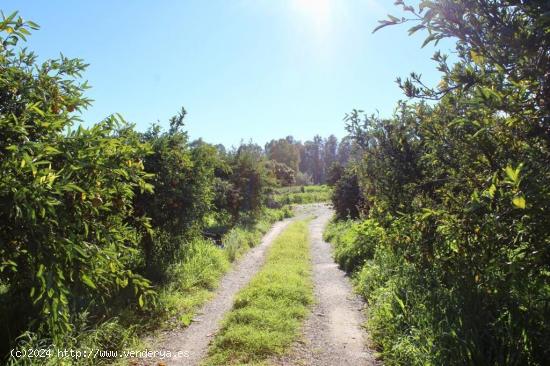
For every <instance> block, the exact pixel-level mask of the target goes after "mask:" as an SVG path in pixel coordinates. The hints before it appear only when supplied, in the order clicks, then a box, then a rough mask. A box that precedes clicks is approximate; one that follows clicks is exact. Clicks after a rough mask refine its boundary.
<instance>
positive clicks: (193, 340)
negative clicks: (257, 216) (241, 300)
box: [153, 219, 293, 366]
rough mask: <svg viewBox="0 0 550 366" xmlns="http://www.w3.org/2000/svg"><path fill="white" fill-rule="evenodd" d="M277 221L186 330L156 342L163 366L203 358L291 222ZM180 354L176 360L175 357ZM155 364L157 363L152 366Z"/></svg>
mask: <svg viewBox="0 0 550 366" xmlns="http://www.w3.org/2000/svg"><path fill="white" fill-rule="evenodd" d="M291 221H293V220H292V219H290V220H284V221H279V222H277V223H275V224H274V225H273V227H272V228H271V230H269V231H268V232H267V234H265V235H264V237H263V238H262V241H261V243H260V244H259V245H258V246H256V247H254V248H252V249H251V250H250V251H249V252H248V253H246V255H244V256H243V257H242V258H241V259H240V260H238V262H237V263H236V264H235V266H234V267H233V269H232V270H230V271H229V272H228V273H227V274H226V275H225V276H224V277H223V278H222V280H221V282H220V285H219V287H218V289H217V290H216V292H215V294H214V297H213V298H212V300H210V301H208V302H207V303H205V304H204V305H203V307H202V308H201V309H200V310H199V311H197V315H196V316H195V317H194V319H193V322H192V323H191V325H190V326H189V327H187V328H185V329H178V330H175V331H170V332H166V333H164V334H163V335H162V336H161V339H160V341H156V342H155V343H157V345H156V346H155V349H157V350H160V351H165V352H168V351H169V352H170V354H171V355H172V356H173V357H171V358H170V359H164V360H162V361H163V363H164V364H166V365H170V366H172V365H174V366H180V365H181V366H183V365H185V366H190V365H198V364H199V363H200V361H201V360H202V359H203V358H204V356H205V355H206V352H207V350H208V344H209V343H210V341H211V339H212V338H213V336H214V335H215V334H216V332H217V331H218V330H219V328H220V325H221V324H220V323H221V320H222V319H223V317H224V315H225V314H226V313H227V312H228V311H229V310H231V307H232V305H233V300H234V297H235V295H236V293H237V292H238V291H239V290H240V289H241V288H243V287H244V286H245V285H246V284H247V283H248V282H249V281H250V280H251V278H252V277H253V276H254V275H255V274H256V272H258V270H259V269H260V267H261V266H262V265H263V263H264V261H265V255H266V251H267V249H268V248H269V246H270V245H271V243H272V242H273V239H275V238H276V237H277V236H278V235H279V234H280V233H281V232H282V231H283V229H284V228H285V227H286V226H287V225H288V224H289V223H290V222H291ZM178 353H179V356H178ZM153 364H156V363H153Z"/></svg>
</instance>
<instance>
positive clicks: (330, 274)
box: [273, 205, 378, 366]
mask: <svg viewBox="0 0 550 366" xmlns="http://www.w3.org/2000/svg"><path fill="white" fill-rule="evenodd" d="M315 213H316V216H317V217H316V218H315V219H314V220H313V221H312V222H311V225H310V237H311V251H312V261H313V279H314V286H315V288H314V291H315V298H316V301H317V303H316V305H315V306H314V309H313V311H312V313H311V315H310V317H309V318H308V319H307V320H306V323H305V324H304V331H303V339H302V340H301V341H299V342H297V343H296V345H295V346H294V347H293V349H292V350H291V352H290V353H289V355H288V356H284V357H281V358H279V359H277V360H275V361H273V362H274V363H275V364H278V365H314V366H325V365H326V366H334V365H352V366H358V365H377V364H378V363H377V362H376V361H375V359H374V357H373V356H372V352H370V351H368V350H367V349H366V339H365V338H366V337H365V335H366V333H365V331H364V330H363V329H362V328H361V325H362V324H363V323H364V321H365V319H364V317H363V308H364V303H363V301H362V300H361V299H360V298H359V297H358V296H357V295H356V294H354V293H353V290H352V287H351V285H350V283H349V279H348V278H347V277H346V276H345V273H344V272H343V271H341V270H340V269H339V268H338V266H337V265H336V263H334V260H333V258H332V248H331V245H330V244H328V243H326V242H324V241H323V230H324V227H325V225H326V224H327V222H328V220H329V219H330V217H331V216H332V211H331V210H330V209H329V208H328V207H327V206H321V205H320V206H318V208H317V209H316V210H315Z"/></svg>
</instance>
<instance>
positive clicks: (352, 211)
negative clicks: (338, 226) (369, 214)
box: [332, 167, 365, 219]
mask: <svg viewBox="0 0 550 366" xmlns="http://www.w3.org/2000/svg"><path fill="white" fill-rule="evenodd" d="M364 205H365V199H364V198H363V193H362V192H361V189H360V187H359V181H358V178H357V173H356V171H355V169H354V168H353V167H348V168H347V169H346V170H345V171H344V173H343V175H342V176H341V177H340V179H339V180H338V181H336V183H335V185H334V188H333V191H332V206H333V207H334V210H335V211H336V216H337V217H338V218H339V219H346V218H349V219H356V218H358V217H359V214H360V212H361V209H362V208H364Z"/></svg>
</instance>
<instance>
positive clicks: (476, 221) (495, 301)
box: [332, 0, 550, 365]
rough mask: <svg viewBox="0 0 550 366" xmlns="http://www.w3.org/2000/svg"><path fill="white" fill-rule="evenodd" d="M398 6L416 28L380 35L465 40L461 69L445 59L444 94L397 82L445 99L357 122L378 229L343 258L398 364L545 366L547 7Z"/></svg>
mask: <svg viewBox="0 0 550 366" xmlns="http://www.w3.org/2000/svg"><path fill="white" fill-rule="evenodd" d="M396 3H397V4H398V5H402V6H403V9H404V11H405V12H407V13H408V15H407V17H403V18H397V17H393V16H391V17H390V19H389V20H386V21H382V24H381V27H383V26H386V25H392V24H397V23H404V22H409V21H413V22H417V24H416V25H414V26H413V27H412V28H411V29H410V31H409V32H410V33H414V32H416V31H420V30H427V32H428V37H427V39H426V42H425V44H428V43H430V42H433V41H435V42H437V41H438V40H440V39H443V38H447V37H452V38H455V39H456V40H457V44H456V61H455V62H454V63H453V64H452V65H451V64H449V61H448V59H447V57H446V56H445V55H442V54H441V53H440V52H436V54H435V55H434V60H435V62H436V63H437V68H438V70H439V71H441V73H442V79H441V82H440V83H439V85H438V86H437V87H436V88H430V87H428V86H426V85H425V84H423V82H422V80H421V78H420V76H419V75H417V74H414V73H413V74H411V77H410V78H408V79H406V80H405V81H402V80H398V82H399V84H400V86H401V87H402V88H403V90H404V92H405V93H406V95H407V96H409V97H417V98H421V99H433V100H435V102H432V103H425V102H424V101H420V102H416V103H408V104H405V103H402V104H400V105H399V106H398V109H397V112H396V114H395V116H394V117H393V118H391V119H380V118H377V117H373V116H362V115H361V112H359V111H353V112H352V113H351V114H350V115H349V116H348V118H347V121H348V129H349V131H350V136H351V137H352V138H353V139H354V140H355V141H356V143H357V144H358V145H360V146H361V149H362V155H363V159H362V160H361V161H360V162H359V163H358V170H357V172H358V180H359V186H360V189H361V193H362V194H363V195H364V197H365V200H366V206H365V207H366V208H365V210H364V212H363V213H364V215H365V216H367V217H368V220H367V221H366V223H365V224H356V225H355V226H354V227H353V229H352V230H353V231H352V233H353V232H360V233H361V235H357V234H342V233H341V234H340V235H336V234H335V233H334V232H333V233H332V236H334V237H335V238H334V240H335V241H336V242H337V244H336V245H337V250H336V253H337V258H338V260H339V262H340V263H341V265H342V266H344V267H345V268H346V269H348V270H350V271H353V272H354V273H356V274H357V278H358V284H359V288H360V291H361V292H362V293H363V294H364V295H365V297H366V298H367V299H368V301H369V303H370V311H369V318H370V321H369V328H370V329H371V332H372V335H373V338H374V340H375V342H376V343H377V344H378V346H379V347H380V349H381V351H382V354H383V355H384V356H385V360H386V362H387V363H389V364H446V365H450V364H461V365H462V364H471V365H496V364H499V365H500V364H507V365H531V364H532V365H542V364H547V362H548V360H549V359H550V353H549V350H548V347H547V345H548V344H549V343H550V322H549V319H550V284H549V279H550V246H549V243H550V226H549V225H548V222H549V219H550V217H549V212H550V206H549V203H550V189H549V185H548V182H549V181H550V170H549V169H550V129H549V121H550V120H549V115H550V113H549V112H550V110H549V105H548V101H549V100H550V95H549V90H550V89H549V87H550V79H549V76H550V73H549V71H548V70H550V3H548V2H547V1H542V0H541V1H529V2H523V1H507V0H503V1H488V0H487V1H485V0H483V1H470V0H459V1H456V0H453V1H449V0H437V1H422V2H421V4H420V6H419V7H418V8H415V7H411V6H407V5H405V4H403V2H402V1H397V2H396ZM367 223H368V224H367ZM338 230H342V231H345V230H346V228H345V227H340V228H339V229H338V227H333V228H332V231H336V232H338ZM365 261H366V262H365ZM361 263H365V264H364V265H361Z"/></svg>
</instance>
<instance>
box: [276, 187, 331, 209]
mask: <svg viewBox="0 0 550 366" xmlns="http://www.w3.org/2000/svg"><path fill="white" fill-rule="evenodd" d="M331 192H332V190H331V188H330V187H329V186H327V185H320V186H294V187H282V188H278V189H277V190H276V191H275V193H274V195H273V200H274V201H275V202H277V203H278V204H280V205H290V204H305V203H315V202H329V201H330V197H331Z"/></svg>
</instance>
